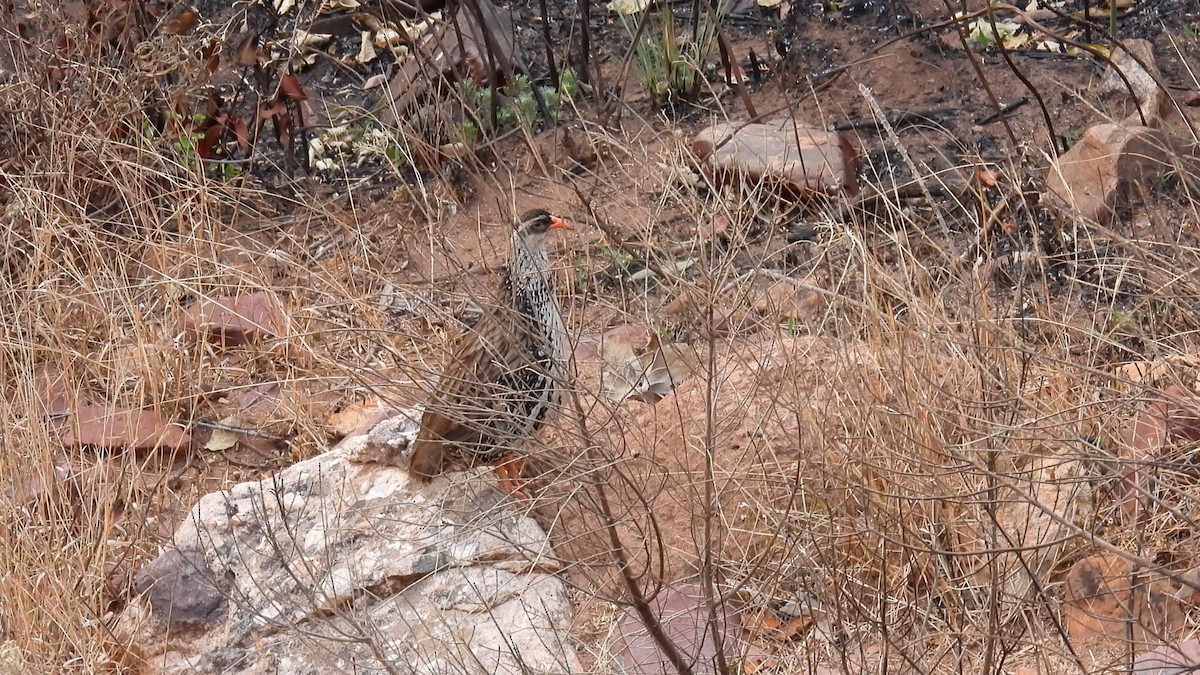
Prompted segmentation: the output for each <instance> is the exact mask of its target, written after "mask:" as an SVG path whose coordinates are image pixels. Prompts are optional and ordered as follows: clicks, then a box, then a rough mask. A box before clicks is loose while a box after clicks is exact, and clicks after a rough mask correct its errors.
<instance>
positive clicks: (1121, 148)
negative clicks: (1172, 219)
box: [1046, 124, 1200, 225]
mask: <svg viewBox="0 0 1200 675" xmlns="http://www.w3.org/2000/svg"><path fill="white" fill-rule="evenodd" d="M1192 152H1193V151H1192V150H1189V149H1187V148H1184V147H1183V146H1182V144H1179V143H1176V142H1175V141H1173V140H1172V139H1171V138H1170V137H1169V136H1168V135H1167V134H1165V133H1163V132H1161V131H1158V130H1157V129H1151V128H1149V127H1144V126H1140V125H1131V124H1097V125H1095V126H1093V127H1091V128H1090V129H1088V130H1087V132H1085V133H1084V135H1083V138H1081V139H1079V142H1078V143H1076V144H1075V145H1074V146H1072V147H1071V149H1070V150H1068V151H1067V152H1066V153H1065V154H1063V156H1061V157H1059V158H1058V159H1057V160H1056V161H1055V162H1054V163H1053V164H1051V166H1050V170H1049V173H1048V175H1047V176H1046V188H1047V190H1048V191H1049V192H1050V194H1051V195H1052V196H1053V197H1054V198H1055V199H1057V200H1058V201H1059V203H1060V204H1061V205H1062V206H1065V207H1066V208H1068V209H1070V210H1072V211H1074V212H1075V213H1078V214H1079V215H1081V216H1083V217H1084V218H1087V219H1088V220H1092V221H1095V222H1098V223H1102V224H1106V225H1110V224H1112V223H1113V221H1114V215H1115V212H1116V209H1117V208H1118V207H1120V206H1122V205H1124V204H1127V203H1130V202H1133V201H1136V200H1139V199H1140V197H1141V196H1142V195H1144V194H1147V193H1149V192H1150V191H1151V190H1153V189H1154V188H1155V185H1156V183H1157V182H1158V180H1159V177H1160V176H1161V175H1162V174H1164V173H1166V172H1168V171H1173V170H1176V169H1183V170H1184V171H1185V172H1187V173H1191V174H1193V175H1194V174H1197V173H1200V162H1197V159H1196V157H1195V156H1194V155H1193V154H1192Z"/></svg>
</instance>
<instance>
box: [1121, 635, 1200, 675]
mask: <svg viewBox="0 0 1200 675" xmlns="http://www.w3.org/2000/svg"><path fill="white" fill-rule="evenodd" d="M1198 669H1200V641H1198V640H1184V641H1183V642H1180V643H1179V644H1173V645H1163V646H1162V647H1159V648H1158V649H1155V650H1154V651H1152V652H1147V653H1145V654H1142V655H1141V656H1139V657H1138V658H1137V660H1135V661H1134V662H1133V670H1132V671H1131V672H1133V673H1135V674H1136V675H1186V674H1187V673H1194V672H1196V671H1197V670H1198Z"/></svg>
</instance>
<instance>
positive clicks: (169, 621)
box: [120, 415, 579, 674]
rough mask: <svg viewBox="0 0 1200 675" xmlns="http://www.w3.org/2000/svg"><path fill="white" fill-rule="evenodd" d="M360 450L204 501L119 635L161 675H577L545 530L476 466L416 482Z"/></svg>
mask: <svg viewBox="0 0 1200 675" xmlns="http://www.w3.org/2000/svg"><path fill="white" fill-rule="evenodd" d="M412 418H413V419H415V418H416V415H412ZM415 428H416V425H415V423H412V422H411V421H409V419H408V418H404V419H403V420H402V423H400V424H396V425H392V426H391V431H390V432H389V433H392V434H397V435H398V436H397V438H399V439H400V440H401V441H403V438H404V436H405V435H407V436H408V437H411V434H412V433H413V432H414V431H415ZM393 440H395V439H393ZM366 443H367V441H366V437H358V438H355V439H349V440H348V441H347V442H344V443H342V444H341V445H340V446H338V447H337V448H335V449H333V450H332V451H330V452H328V453H326V454H323V455H321V456H319V457H316V458H313V459H311V460H307V461H304V462H300V463H298V464H296V465H293V466H291V467H289V468H287V469H285V470H283V471H281V472H280V473H279V474H278V475H276V476H274V477H271V478H268V479H266V480H263V481H259V482H252V483H242V484H240V485H236V486H234V487H233V488H232V489H230V490H228V491H224V492H216V493H212V494H209V495H206V496H205V497H203V498H202V499H201V500H200V502H199V503H198V504H197V505H196V506H195V508H194V509H193V510H192V512H191V514H190V516H189V517H188V518H187V519H186V520H185V521H184V522H183V523H182V524H181V525H180V527H179V528H178V530H177V531H176V533H175V542H174V544H175V545H174V548H172V549H169V550H168V551H166V552H164V553H163V555H162V556H160V557H159V558H158V559H157V560H155V561H154V562H153V563H151V564H150V565H149V566H147V568H146V569H144V570H143V571H142V573H141V574H140V575H139V579H138V584H139V590H141V591H144V592H143V593H142V595H140V596H139V597H138V598H137V599H136V600H135V601H134V602H132V603H131V605H130V606H129V607H128V608H127V609H126V611H125V612H124V614H123V615H122V617H121V622H120V627H121V630H122V632H124V633H125V634H127V635H129V636H130V637H131V638H132V640H133V641H135V642H136V644H138V646H139V647H140V650H141V652H142V653H143V654H145V655H147V656H148V658H149V660H150V661H151V665H152V666H154V667H156V668H157V669H159V672H164V673H174V672H188V673H218V672H219V673H281V674H286V673H329V672H355V673H383V672H401V673H521V672H531V671H532V672H538V673H571V672H577V671H578V670H579V668H578V664H577V662H576V659H575V655H574V653H573V651H572V650H571V648H570V647H569V646H568V644H567V639H566V634H565V626H566V624H567V617H568V611H569V606H568V602H567V597H566V589H565V586H564V584H563V582H562V581H561V580H560V579H559V578H558V577H557V576H556V572H558V571H559V568H558V564H557V563H556V562H555V560H554V557H553V555H552V551H551V550H550V544H549V540H548V538H547V537H546V534H545V533H544V532H543V531H542V529H541V528H540V527H539V526H538V525H537V524H536V523H535V522H534V521H533V520H532V519H531V518H529V517H527V516H525V515H522V514H520V513H518V512H517V511H515V510H514V508H513V505H512V504H511V503H510V502H509V501H508V500H506V499H504V498H502V497H501V496H500V494H499V492H498V491H497V490H496V488H495V486H494V485H493V481H491V480H481V479H480V478H481V476H480V472H473V473H467V474H457V475H456V476H454V477H453V479H451V480H445V479H442V480H438V481H435V482H434V483H433V484H432V485H428V486H427V485H422V484H420V483H419V482H415V481H413V479H412V478H411V477H410V476H409V475H408V473H407V472H406V471H405V470H404V469H402V468H398V467H396V466H391V465H389V464H385V463H378V462H366V461H362V459H361V458H363V457H367V456H372V455H371V453H370V452H363V451H364V450H365V449H366V448H365V446H366ZM391 445H393V446H394V445H395V444H394V443H392V444H391ZM485 471H486V470H485ZM385 664H386V665H385Z"/></svg>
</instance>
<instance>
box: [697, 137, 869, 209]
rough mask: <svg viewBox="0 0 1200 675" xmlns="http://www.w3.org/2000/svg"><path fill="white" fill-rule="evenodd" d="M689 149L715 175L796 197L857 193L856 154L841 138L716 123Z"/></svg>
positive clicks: (846, 141)
mask: <svg viewBox="0 0 1200 675" xmlns="http://www.w3.org/2000/svg"><path fill="white" fill-rule="evenodd" d="M692 151H693V152H695V153H696V156H697V157H699V158H700V159H702V160H704V161H706V162H707V163H708V165H709V166H710V167H711V168H712V169H713V170H714V171H715V172H716V173H717V174H718V175H725V176H731V175H733V176H743V177H745V178H747V179H749V180H751V181H763V180H765V181H775V182H779V183H781V184H783V185H784V186H785V187H786V188H787V189H789V190H791V191H792V192H795V193H796V194H799V195H811V194H813V193H823V194H832V193H837V192H845V193H847V194H850V195H853V194H857V193H858V179H857V177H856V175H855V174H856V171H857V165H858V155H857V153H856V152H855V150H854V147H853V145H851V143H850V140H849V138H848V137H846V136H845V135H844V134H840V133H838V132H834V131H825V130H823V129H812V128H808V127H804V126H795V125H793V123H792V120H790V119H789V120H784V122H783V123H781V124H744V125H743V124H733V123H720V124H714V125H713V126H711V127H709V128H707V129H705V130H703V131H701V132H700V133H698V134H696V138H695V139H694V140H693V141H692Z"/></svg>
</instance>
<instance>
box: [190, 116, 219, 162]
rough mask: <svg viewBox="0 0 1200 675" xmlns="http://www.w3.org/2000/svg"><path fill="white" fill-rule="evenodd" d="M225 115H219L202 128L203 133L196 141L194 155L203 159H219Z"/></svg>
mask: <svg viewBox="0 0 1200 675" xmlns="http://www.w3.org/2000/svg"><path fill="white" fill-rule="evenodd" d="M224 121H225V115H220V116H218V117H217V119H216V120H214V123H213V124H210V125H209V126H208V128H207V129H205V130H204V135H203V136H201V137H200V141H199V142H198V143H196V155H198V156H199V157H202V158H204V159H219V158H220V157H219V154H220V151H221V146H220V142H221V137H222V136H223V135H224V134H225V124H224Z"/></svg>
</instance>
